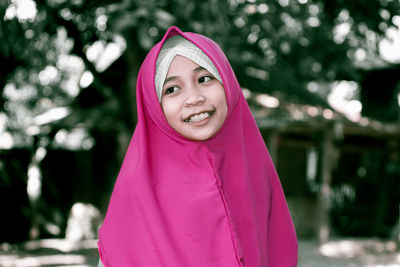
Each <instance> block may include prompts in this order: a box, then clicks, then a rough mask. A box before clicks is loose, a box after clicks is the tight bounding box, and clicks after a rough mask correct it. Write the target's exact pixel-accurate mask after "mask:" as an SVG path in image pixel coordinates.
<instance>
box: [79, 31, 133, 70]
mask: <svg viewBox="0 0 400 267" xmlns="http://www.w3.org/2000/svg"><path fill="white" fill-rule="evenodd" d="M125 49H126V41H125V39H124V38H123V37H122V36H120V35H117V34H116V35H114V37H113V41H112V42H109V43H107V44H106V43H105V42H104V41H96V42H94V43H93V44H92V45H91V46H90V47H89V48H88V49H87V51H86V57H87V59H88V60H89V61H90V62H92V63H93V64H94V65H95V68H96V70H97V71H98V72H103V71H105V70H106V69H107V68H108V67H109V66H110V65H111V64H112V63H113V62H114V61H115V60H117V59H118V58H119V57H120V56H121V55H122V53H123V52H124V51H125Z"/></svg>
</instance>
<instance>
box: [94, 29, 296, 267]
mask: <svg viewBox="0 0 400 267" xmlns="http://www.w3.org/2000/svg"><path fill="white" fill-rule="evenodd" d="M137 107H138V124H137V126H136V129H135V132H134V134H133V137H132V140H131V143H130V145H129V148H128V151H127V153H126V156H125V159H124V163H123V165H122V167H121V170H120V173H119V176H118V179H117V182H116V184H115V188H114V191H113V194H112V197H111V200H110V204H109V207H108V211H107V215H106V218H105V220H104V224H103V225H102V227H101V229H100V232H99V235H100V240H99V252H100V257H101V262H100V264H99V265H101V263H102V264H103V265H104V266H106V267H126V266H134V267H157V266H165V267H189V266H190V267H231V266H242V267H243V266H246V267H294V266H296V265H297V239H296V234H295V230H294V226H293V223H292V220H291V217H290V213H289V211H288V207H287V204H286V201H285V197H284V193H283V191H282V187H281V184H280V182H279V178H278V176H277V174H276V172H275V169H274V166H273V163H272V161H271V159H270V156H269V154H268V151H267V149H266V147H265V144H264V142H263V139H262V136H261V135H260V132H259V130H258V128H257V125H256V123H255V121H254V118H253V117H252V114H251V112H250V109H249V107H248V105H247V103H246V100H245V98H244V97H243V94H242V92H241V89H240V86H239V84H238V81H237V79H236V77H235V75H234V73H233V70H232V68H231V66H230V64H229V62H228V60H227V59H226V57H225V55H224V54H223V52H222V51H221V49H220V48H219V46H218V45H217V44H216V43H215V42H213V41H212V40H210V39H208V38H207V37H204V36H201V35H199V34H195V33H189V32H182V31H181V30H179V29H178V28H177V27H171V28H170V29H168V31H167V33H166V34H165V36H164V38H163V39H162V41H161V42H159V43H158V44H156V45H155V46H154V47H153V48H152V49H151V51H150V52H149V54H148V55H147V57H146V59H145V60H144V62H143V64H142V66H141V69H140V72H139V76H138V82H137Z"/></svg>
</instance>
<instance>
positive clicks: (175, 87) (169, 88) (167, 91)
mask: <svg viewBox="0 0 400 267" xmlns="http://www.w3.org/2000/svg"><path fill="white" fill-rule="evenodd" d="M178 90H179V88H178V87H177V86H171V87H168V88H167V89H165V94H166V95H169V94H172V93H175V92H176V91H178Z"/></svg>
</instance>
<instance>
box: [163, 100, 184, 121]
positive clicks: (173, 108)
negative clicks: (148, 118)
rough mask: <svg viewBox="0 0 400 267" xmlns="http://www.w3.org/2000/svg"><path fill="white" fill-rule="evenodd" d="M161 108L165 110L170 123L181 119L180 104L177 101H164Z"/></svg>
mask: <svg viewBox="0 0 400 267" xmlns="http://www.w3.org/2000/svg"><path fill="white" fill-rule="evenodd" d="M161 108H162V110H163V112H164V116H165V118H166V119H167V121H168V122H169V123H171V122H174V121H176V120H180V113H179V108H178V104H177V103H175V101H171V100H166V101H162V104H161Z"/></svg>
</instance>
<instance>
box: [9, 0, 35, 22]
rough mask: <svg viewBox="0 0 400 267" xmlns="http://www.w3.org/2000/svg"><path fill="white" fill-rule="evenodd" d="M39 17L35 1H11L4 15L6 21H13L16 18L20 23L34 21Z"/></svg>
mask: <svg viewBox="0 0 400 267" xmlns="http://www.w3.org/2000/svg"><path fill="white" fill-rule="evenodd" d="M36 15H37V9H36V3H35V1H33V0H11V4H10V5H9V6H8V8H7V10H6V13H5V15H4V20H11V19H13V18H15V17H17V18H18V20H19V21H20V22H25V21H32V20H34V19H35V17H36Z"/></svg>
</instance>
